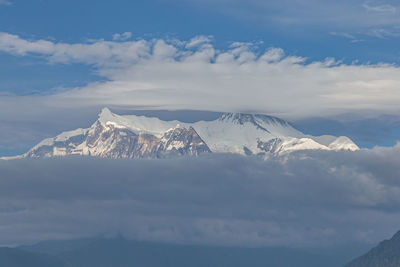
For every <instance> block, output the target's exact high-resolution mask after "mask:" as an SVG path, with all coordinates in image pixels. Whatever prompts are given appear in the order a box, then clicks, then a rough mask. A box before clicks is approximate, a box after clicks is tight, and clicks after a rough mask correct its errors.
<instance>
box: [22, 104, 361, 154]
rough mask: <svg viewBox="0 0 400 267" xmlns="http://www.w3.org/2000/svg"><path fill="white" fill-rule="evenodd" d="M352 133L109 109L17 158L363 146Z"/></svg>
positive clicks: (259, 120)
mask: <svg viewBox="0 0 400 267" xmlns="http://www.w3.org/2000/svg"><path fill="white" fill-rule="evenodd" d="M358 149H359V148H358V146H357V145H356V144H354V143H353V142H352V141H351V140H350V139H349V138H347V137H345V136H342V137H335V136H330V135H324V136H318V137H315V136H310V135H305V134H303V133H301V132H300V131H298V130H296V129H295V128H293V127H292V126H291V125H290V124H289V123H288V122H286V121H284V120H282V119H279V118H276V117H271V116H266V115H259V114H242V113H225V114H223V115H221V116H220V117H219V118H218V119H216V120H213V121H198V122H195V123H184V122H180V121H176V120H174V121H163V120H160V119H158V118H155V117H145V116H135V115H124V116H121V115H117V114H114V113H112V112H111V111H110V110H109V109H107V108H104V109H103V110H102V111H101V113H100V114H99V116H98V119H97V121H96V122H95V123H94V124H93V125H92V126H91V127H90V128H87V129H76V130H73V131H68V132H63V133H61V134H60V135H58V136H56V137H54V138H48V139H45V140H43V141H42V142H40V143H39V144H38V145H36V146H35V147H33V148H32V149H31V150H29V151H28V152H27V153H25V154H24V155H21V156H17V157H14V158H47V157H54V156H67V155H82V156H96V157H104V158H133V159H134V158H165V157H176V156H184V155H187V156H198V155H200V154H202V153H211V152H214V153H238V154H243V155H259V156H266V155H267V156H268V155H275V156H277V155H283V154H287V153H290V152H293V151H299V150H334V151H337V150H351V151H354V150H358Z"/></svg>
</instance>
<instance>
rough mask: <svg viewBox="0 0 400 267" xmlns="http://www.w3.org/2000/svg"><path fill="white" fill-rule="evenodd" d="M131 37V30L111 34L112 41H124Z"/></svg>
mask: <svg viewBox="0 0 400 267" xmlns="http://www.w3.org/2000/svg"><path fill="white" fill-rule="evenodd" d="M131 37H132V33H131V32H124V33H115V34H114V35H113V40H114V41H126V40H128V39H130V38H131Z"/></svg>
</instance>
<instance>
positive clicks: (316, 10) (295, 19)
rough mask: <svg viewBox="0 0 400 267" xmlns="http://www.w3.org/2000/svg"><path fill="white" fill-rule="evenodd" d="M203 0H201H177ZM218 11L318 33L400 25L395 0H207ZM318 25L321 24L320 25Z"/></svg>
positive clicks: (284, 28) (193, 0)
mask: <svg viewBox="0 0 400 267" xmlns="http://www.w3.org/2000/svg"><path fill="white" fill-rule="evenodd" d="M173 1H175V2H189V3H192V4H194V3H197V4H198V3H199V1H198V0H173ZM201 3H202V6H207V5H208V6H213V7H214V9H215V10H216V11H217V12H221V13H223V14H224V15H227V16H232V17H235V18H237V19H240V20H241V21H243V22H244V23H248V24H250V25H257V27H267V28H268V27H269V28H272V29H276V28H278V29H279V30H280V31H288V32H291V31H294V32H296V31H298V30H299V29H301V32H302V33H303V35H304V34H307V33H309V34H312V36H313V37H314V38H315V34H318V33H320V32H323V31H324V30H325V32H326V31H333V32H346V33H350V34H356V33H358V34H360V33H361V34H364V33H367V32H368V30H370V29H372V28H386V27H394V26H396V25H400V22H399V19H398V10H399V3H398V1H395V0H376V1H375V0H371V1H365V0H323V1H322V0H281V1H258V0H215V1H211V0H203V1H201ZM317 25H318V26H317Z"/></svg>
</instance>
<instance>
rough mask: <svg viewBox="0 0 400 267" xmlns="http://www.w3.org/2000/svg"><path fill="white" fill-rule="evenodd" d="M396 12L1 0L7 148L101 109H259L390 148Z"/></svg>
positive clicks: (0, 95) (379, 2) (14, 149)
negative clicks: (105, 107)
mask: <svg viewBox="0 0 400 267" xmlns="http://www.w3.org/2000/svg"><path fill="white" fill-rule="evenodd" d="M399 15H400V5H399V4H398V3H397V2H396V1H392V0H351V1H344V0H339V1H331V0H325V1H319V0H308V1H305V0H296V1H295V0H283V1H279V2H277V1H256V0H247V1H243V0H215V1H210V0H205V1H199V0H172V1H164V0H147V1H128V0H117V1H112V2H111V1H91V0H89V1H77V0H71V1H62V0H52V1H50V0H48V1H46V0H40V1H23V0H0V105H1V106H0V113H1V115H0V121H2V123H3V126H2V128H1V129H0V130H1V131H2V132H3V134H4V136H6V138H3V141H2V143H0V153H1V154H3V155H4V154H6V155H10V154H15V153H21V152H23V151H25V150H26V149H27V148H29V147H30V146H32V145H33V144H35V143H36V142H37V141H39V140H41V139H42V138H44V137H49V136H52V135H54V134H56V133H58V132H60V131H65V130H69V129H71V128H77V127H87V126H89V125H90V123H91V122H92V121H93V119H94V118H95V116H96V113H97V112H98V111H99V110H100V109H101V108H102V107H104V106H109V107H111V108H119V109H135V108H145V109H194V110H211V111H217V112H221V111H240V112H260V113H267V114H271V115H276V116H279V117H282V118H285V119H288V120H290V121H292V122H294V123H295V125H296V126H297V127H298V128H299V129H301V130H302V131H304V132H307V133H311V134H328V133H331V134H337V135H348V136H350V137H351V138H353V139H354V140H356V141H357V143H359V144H360V145H362V146H365V147H372V146H374V145H394V144H395V143H396V142H397V140H398V137H399V134H398V132H399V131H398V128H399V127H398V125H399V121H400V119H398V118H399V116H398V115H399V114H400V109H399V108H398V103H399V101H400V99H399V97H400V94H398V93H397V88H400V81H399V77H400V68H399V66H398V65H399V63H400V52H399V51H398V45H399V40H400V20H399ZM228 98H229V99H230V101H226V99H228ZM66 114H68V115H69V116H67V115H66ZM315 117H317V119H315ZM61 118H62V123H61V121H60V120H61ZM382 118H383V119H382ZM387 118H390V119H387ZM328 124H329V125H331V126H330V127H327V126H326V125H328ZM332 125H334V126H332ZM354 125H357V127H355V126H354ZM322 126H323V127H322ZM367 126H371V127H370V128H373V129H375V130H369V131H365V130H364V127H367ZM328 131H329V132H328ZM366 132H367V133H368V134H365V133H366Z"/></svg>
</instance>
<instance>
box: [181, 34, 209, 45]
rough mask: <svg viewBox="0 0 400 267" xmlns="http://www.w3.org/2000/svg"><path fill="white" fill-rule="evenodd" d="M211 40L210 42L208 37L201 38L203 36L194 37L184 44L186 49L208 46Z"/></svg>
mask: <svg viewBox="0 0 400 267" xmlns="http://www.w3.org/2000/svg"><path fill="white" fill-rule="evenodd" d="M211 40H212V37H210V36H203V35H200V36H196V37H193V38H192V39H190V40H189V41H188V42H187V43H186V48H193V47H196V46H200V45H204V44H208V43H210V42H211Z"/></svg>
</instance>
